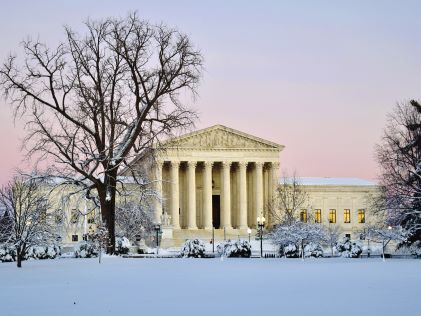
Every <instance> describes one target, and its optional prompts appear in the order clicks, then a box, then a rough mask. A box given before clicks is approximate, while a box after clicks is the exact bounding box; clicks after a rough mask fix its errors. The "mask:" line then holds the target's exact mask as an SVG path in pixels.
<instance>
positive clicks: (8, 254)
mask: <svg viewBox="0 0 421 316" xmlns="http://www.w3.org/2000/svg"><path fill="white" fill-rule="evenodd" d="M0 261H1V262H13V261H16V248H15V247H14V246H12V245H8V244H3V245H1V246H0Z"/></svg>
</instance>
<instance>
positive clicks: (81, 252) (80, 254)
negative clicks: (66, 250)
mask: <svg viewBox="0 0 421 316" xmlns="http://www.w3.org/2000/svg"><path fill="white" fill-rule="evenodd" d="M74 251H75V257H76V258H93V257H97V256H98V249H97V247H95V245H94V243H92V242H90V241H81V242H79V243H78V244H77V245H76V246H75V248H74Z"/></svg>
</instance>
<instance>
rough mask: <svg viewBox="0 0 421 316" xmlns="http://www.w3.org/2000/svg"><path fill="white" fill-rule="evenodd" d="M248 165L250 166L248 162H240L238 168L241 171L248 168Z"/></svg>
mask: <svg viewBox="0 0 421 316" xmlns="http://www.w3.org/2000/svg"><path fill="white" fill-rule="evenodd" d="M247 165H248V161H239V162H238V166H239V167H240V169H243V168H244V169H245V168H247Z"/></svg>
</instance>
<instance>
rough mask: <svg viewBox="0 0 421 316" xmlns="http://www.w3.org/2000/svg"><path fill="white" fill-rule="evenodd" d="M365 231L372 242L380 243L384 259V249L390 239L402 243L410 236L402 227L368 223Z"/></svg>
mask: <svg viewBox="0 0 421 316" xmlns="http://www.w3.org/2000/svg"><path fill="white" fill-rule="evenodd" d="M365 233H366V234H368V235H369V236H370V238H371V240H373V241H374V242H378V243H381V244H382V258H383V261H384V260H385V255H384V252H385V249H386V247H387V245H388V244H389V243H390V242H391V241H396V242H398V243H402V242H405V241H407V240H408V238H409V237H410V233H409V231H407V230H405V229H403V228H402V227H400V226H398V227H392V226H385V225H368V226H367V227H366V228H365Z"/></svg>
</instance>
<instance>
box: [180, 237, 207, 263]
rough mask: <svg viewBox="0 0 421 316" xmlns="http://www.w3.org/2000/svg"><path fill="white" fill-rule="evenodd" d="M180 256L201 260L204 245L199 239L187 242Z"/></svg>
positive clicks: (203, 253)
mask: <svg viewBox="0 0 421 316" xmlns="http://www.w3.org/2000/svg"><path fill="white" fill-rule="evenodd" d="M180 254H181V256H182V257H183V258H202V257H203V256H204V255H205V244H204V243H203V241H201V240H200V239H192V240H187V241H186V243H185V244H184V246H183V247H182V248H181V253H180Z"/></svg>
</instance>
